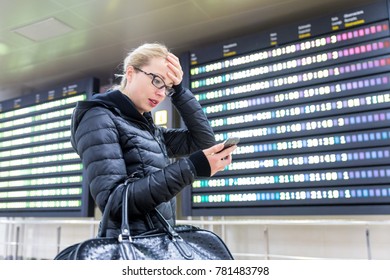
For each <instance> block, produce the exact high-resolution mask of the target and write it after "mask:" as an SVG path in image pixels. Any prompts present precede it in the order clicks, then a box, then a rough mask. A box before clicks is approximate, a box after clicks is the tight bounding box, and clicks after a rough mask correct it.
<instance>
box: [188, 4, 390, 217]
mask: <svg viewBox="0 0 390 280" xmlns="http://www.w3.org/2000/svg"><path fill="white" fill-rule="evenodd" d="M187 63H188V64H186V65H185V69H186V70H188V74H189V75H188V76H189V79H188V81H187V83H188V87H189V88H190V89H191V90H192V92H193V93H194V95H195V96H196V98H197V99H198V100H199V102H200V103H201V105H202V107H203V110H204V112H205V113H206V114H207V116H208V118H209V121H210V124H211V126H212V127H213V129H214V131H215V134H216V140H217V141H218V142H220V141H223V140H224V139H226V138H228V137H240V138H241V142H240V144H239V145H238V148H237V150H236V151H235V152H234V154H233V163H232V164H231V165H230V166H228V167H227V168H226V169H225V170H224V171H222V172H219V173H217V174H216V175H215V176H214V177H212V178H210V179H201V180H197V181H196V182H195V183H194V184H193V188H192V189H191V190H186V192H185V193H184V196H183V197H184V200H185V201H184V202H183V214H184V215H333V214H389V213H390V151H389V144H390V110H389V109H390V33H389V8H388V1H378V2H374V3H373V4H371V5H368V6H365V7H356V8H351V10H349V11H346V12H339V13H337V12H335V13H334V14H333V15H330V16H327V17H323V18H319V19H316V20H312V21H310V22H304V23H303V24H297V25H289V26H288V27H284V28H275V29H274V30H270V31H269V32H262V33H259V34H253V35H250V36H246V37H242V38H235V39H231V40H227V41H226V42H222V43H220V44H215V45H212V46H208V47H204V48H201V49H198V50H192V51H190V53H189V54H188V55H187Z"/></svg>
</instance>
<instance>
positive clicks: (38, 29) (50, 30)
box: [13, 18, 73, 42]
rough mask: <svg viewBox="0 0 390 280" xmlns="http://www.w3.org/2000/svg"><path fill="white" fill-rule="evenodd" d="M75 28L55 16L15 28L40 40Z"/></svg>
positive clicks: (35, 39)
mask: <svg viewBox="0 0 390 280" xmlns="http://www.w3.org/2000/svg"><path fill="white" fill-rule="evenodd" d="M72 30H73V28H71V27H70V26H68V25H66V24H64V23H62V22H61V21H59V20H57V19H55V18H48V19H45V20H42V21H39V22H35V23H33V24H29V25H26V26H22V27H19V28H17V29H14V30H13V32H15V33H18V34H19V35H22V36H24V37H26V38H28V39H30V40H33V41H36V42H40V41H45V40H48V39H51V38H54V37H57V36H60V35H63V34H65V33H68V32H70V31H72Z"/></svg>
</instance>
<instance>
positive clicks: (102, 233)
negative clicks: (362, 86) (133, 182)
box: [97, 183, 124, 237]
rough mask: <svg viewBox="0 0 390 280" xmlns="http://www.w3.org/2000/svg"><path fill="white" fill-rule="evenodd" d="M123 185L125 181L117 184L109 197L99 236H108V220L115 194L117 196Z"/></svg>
mask: <svg viewBox="0 0 390 280" xmlns="http://www.w3.org/2000/svg"><path fill="white" fill-rule="evenodd" d="M123 187H124V184H123V183H122V184H120V185H119V186H117V187H116V188H115V189H114V191H113V192H112V193H111V194H110V196H109V197H108V200H107V204H106V207H104V211H103V214H102V218H101V221H100V225H99V231H98V235H97V236H98V237H106V236H107V226H108V220H109V217H110V212H111V209H112V206H113V200H114V196H115V193H116V192H117V191H118V190H119V189H122V188H123Z"/></svg>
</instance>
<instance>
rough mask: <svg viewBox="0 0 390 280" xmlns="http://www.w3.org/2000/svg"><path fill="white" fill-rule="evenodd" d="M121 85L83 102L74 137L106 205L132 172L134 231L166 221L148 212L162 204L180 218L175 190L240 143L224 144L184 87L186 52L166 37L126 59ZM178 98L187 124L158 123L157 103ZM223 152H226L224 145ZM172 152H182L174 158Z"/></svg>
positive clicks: (116, 214)
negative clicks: (174, 49)
mask: <svg viewBox="0 0 390 280" xmlns="http://www.w3.org/2000/svg"><path fill="white" fill-rule="evenodd" d="M123 66H124V69H123V75H122V81H121V84H120V86H119V87H118V88H117V89H114V90H112V91H109V92H106V93H103V94H97V95H94V96H93V98H92V100H91V101H83V102H79V103H78V104H77V106H76V108H75V110H74V113H73V116H72V125H71V131H72V135H71V141H72V145H73V147H74V149H75V150H76V151H77V153H78V154H79V156H80V158H81V159H82V162H83V165H84V169H85V174H86V175H85V180H86V183H87V184H88V186H89V188H90V191H91V194H92V197H93V199H94V200H95V202H96V204H97V205H98V207H99V208H100V210H101V211H103V210H104V207H105V205H106V203H107V200H108V197H109V195H110V193H111V192H112V191H113V190H114V189H115V188H116V187H117V186H118V185H119V184H121V183H123V182H124V181H125V180H126V179H127V178H128V177H136V178H140V179H139V180H136V181H134V182H131V183H130V196H129V217H130V224H131V231H132V234H138V233H141V232H144V231H147V230H150V229H153V228H156V227H158V226H159V222H158V220H157V218H155V217H152V216H151V215H149V214H148V213H149V212H150V211H151V210H152V209H154V208H157V209H158V210H159V211H160V212H161V214H162V215H163V216H164V217H165V218H166V219H167V220H168V221H169V222H170V224H171V225H174V223H175V207H176V200H175V196H176V195H177V194H178V193H179V192H180V191H181V190H182V189H183V188H185V187H186V186H189V185H191V183H192V182H193V181H194V180H195V179H196V178H198V177H209V176H212V175H214V174H215V173H216V172H218V171H220V170H223V169H224V168H225V166H226V165H228V164H230V162H231V155H230V154H231V153H232V152H233V150H234V149H235V148H236V146H233V147H230V148H228V149H226V150H223V151H222V148H223V144H215V138H214V133H213V131H212V128H211V127H210V125H209V122H208V120H207V118H206V116H205V114H204V113H203V111H202V108H201V106H200V104H199V103H198V102H197V101H196V99H195V98H194V96H193V94H192V93H191V92H190V91H189V90H188V89H185V88H183V87H182V85H181V81H182V77H183V71H182V68H181V66H180V62H179V59H178V58H177V57H176V56H175V55H173V54H172V53H170V52H169V51H168V50H167V48H166V47H165V46H163V45H160V44H144V45H141V46H140V47H138V48H136V49H134V50H133V51H132V52H130V53H129V54H128V56H127V57H126V59H125V60H124V65H123ZM166 96H169V98H171V101H172V103H173V105H174V106H175V107H176V108H177V110H178V112H179V113H180V115H181V117H182V118H183V120H184V122H185V124H186V126H187V128H188V129H165V128H161V127H156V126H155V125H154V123H153V120H152V117H151V114H150V111H151V110H152V109H153V108H155V107H156V106H157V105H158V104H159V103H161V102H162V101H163V100H164V99H165V98H166ZM219 152H220V153H219ZM169 158H177V160H176V161H175V162H174V163H171V162H170V160H169ZM114 205H115V208H114V209H112V211H111V216H110V220H111V221H110V224H109V231H108V236H110V237H113V236H117V235H118V234H119V229H120V221H121V193H120V192H116V197H115V200H114Z"/></svg>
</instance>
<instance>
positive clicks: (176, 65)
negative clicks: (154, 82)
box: [167, 53, 184, 85]
mask: <svg viewBox="0 0 390 280" xmlns="http://www.w3.org/2000/svg"><path fill="white" fill-rule="evenodd" d="M167 61H168V64H167V66H168V68H169V70H170V71H168V73H167V75H168V77H169V78H170V79H172V81H173V84H174V85H178V84H180V83H181V81H182V79H183V74H184V73H183V70H182V68H181V65H180V61H179V58H178V57H177V56H175V55H174V54H173V53H169V54H168V56H167Z"/></svg>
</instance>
